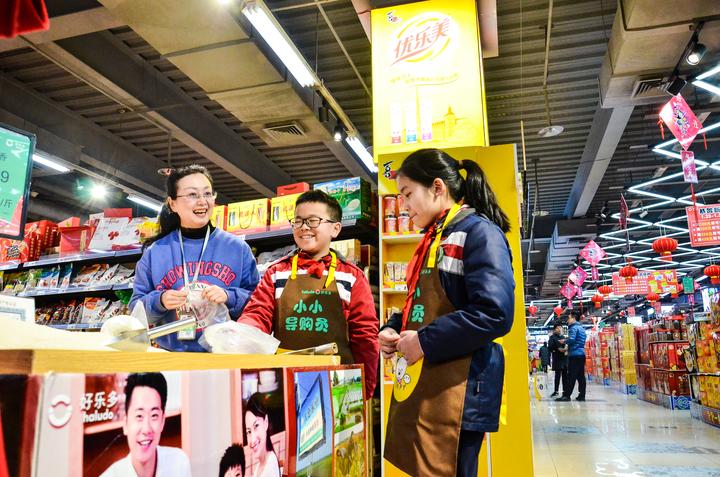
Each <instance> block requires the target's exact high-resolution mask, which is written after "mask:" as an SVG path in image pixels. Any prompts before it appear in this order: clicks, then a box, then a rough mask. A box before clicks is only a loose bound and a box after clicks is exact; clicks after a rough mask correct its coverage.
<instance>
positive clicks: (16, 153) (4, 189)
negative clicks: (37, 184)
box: [0, 123, 35, 239]
mask: <svg viewBox="0 0 720 477" xmlns="http://www.w3.org/2000/svg"><path fill="white" fill-rule="evenodd" d="M34 151H35V135H33V134H30V133H27V132H23V131H20V130H17V129H14V128H11V127H9V126H6V125H4V124H1V123H0V236H2V237H7V238H12V239H21V238H22V237H23V232H24V230H23V229H24V228H25V214H26V210H27V204H28V200H29V194H30V176H31V173H32V155H33V152H34Z"/></svg>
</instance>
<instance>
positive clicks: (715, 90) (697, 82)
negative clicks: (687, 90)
mask: <svg viewBox="0 0 720 477" xmlns="http://www.w3.org/2000/svg"><path fill="white" fill-rule="evenodd" d="M692 84H694V85H695V86H697V87H699V88H702V89H704V90H705V91H709V92H711V93H713V94H717V95H718V96H720V88H718V87H717V86H715V85H712V84H710V83H706V82H705V81H701V80H695V81H693V82H692Z"/></svg>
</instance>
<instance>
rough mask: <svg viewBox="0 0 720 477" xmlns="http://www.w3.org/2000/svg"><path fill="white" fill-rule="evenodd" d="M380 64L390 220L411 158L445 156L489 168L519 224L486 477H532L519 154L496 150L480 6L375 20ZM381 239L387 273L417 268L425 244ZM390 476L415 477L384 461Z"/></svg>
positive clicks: (442, 5)
mask: <svg viewBox="0 0 720 477" xmlns="http://www.w3.org/2000/svg"><path fill="white" fill-rule="evenodd" d="M372 54H373V58H372V65H373V148H374V154H375V160H376V162H377V163H378V169H379V178H378V179H379V180H378V194H379V195H380V210H382V205H383V196H392V195H396V194H397V188H396V185H395V181H394V177H393V175H392V171H395V170H397V169H398V168H399V167H400V165H401V164H402V162H403V160H404V159H405V157H407V156H408V154H409V153H410V152H412V151H415V150H418V149H422V148H438V149H443V150H445V151H447V152H448V153H449V154H450V155H452V156H453V157H455V158H456V159H459V160H461V159H472V160H474V161H475V162H477V163H478V164H480V166H481V167H482V168H483V170H484V172H485V175H486V176H487V178H488V181H489V183H490V185H491V187H492V188H493V190H494V191H495V194H496V196H497V198H498V202H499V204H500V206H501V207H502V209H503V210H504V211H505V213H506V214H507V215H508V217H509V219H510V222H511V231H510V232H509V233H508V234H507V238H508V243H509V245H510V247H511V251H512V256H513V264H512V265H513V270H514V276H515V320H514V323H513V327H512V330H511V332H510V333H509V334H508V335H506V336H505V337H503V338H502V345H503V348H504V350H505V358H506V359H505V387H504V390H503V407H502V418H501V423H500V429H499V432H497V433H492V434H489V435H488V436H487V437H489V439H486V440H485V442H484V443H483V448H482V452H481V455H480V460H479V469H478V475H479V476H481V477H484V476H492V475H494V476H511V475H512V476H515V475H519V476H520V475H521V476H523V477H532V475H533V462H532V433H531V428H530V394H529V392H528V386H527V376H528V362H527V349H526V347H527V342H526V339H525V332H526V327H525V320H524V316H525V304H524V301H523V298H524V296H523V290H524V287H523V277H522V262H521V247H520V203H519V198H520V195H519V190H518V187H517V186H518V183H517V159H516V154H515V146H514V145H499V146H493V147H487V146H488V145H489V136H488V131H487V117H486V109H485V91H484V82H483V81H484V80H483V72H482V59H481V58H482V55H481V50H480V41H479V30H478V20H477V11H476V3H475V0H452V1H449V0H429V1H425V2H417V3H411V4H405V5H401V6H396V7H390V8H382V9H377V10H373V11H372ZM380 232H381V240H380V242H381V250H380V261H381V263H382V268H383V270H385V269H386V265H396V264H398V263H407V261H408V260H409V258H410V254H411V253H412V249H413V248H414V246H415V245H414V243H416V242H417V241H418V240H419V238H418V236H417V235H415V236H413V235H412V234H410V235H407V236H402V233H399V232H398V231H393V230H385V224H384V223H381V224H380ZM403 304H404V296H403V295H401V294H398V293H395V292H394V291H393V290H386V289H383V290H381V297H380V307H381V310H380V312H381V316H382V319H383V320H384V319H386V318H387V315H388V314H389V313H390V312H392V311H393V309H395V310H399V309H401V308H402V306H403ZM385 365H386V366H387V365H388V364H387V363H385ZM382 375H383V376H384V377H385V379H384V386H383V410H384V412H383V414H384V416H385V420H384V421H385V422H383V432H384V426H385V424H386V423H387V420H386V419H387V413H388V408H389V404H390V395H391V394H392V381H390V378H389V376H391V373H388V370H387V369H385V370H384V372H383V374H382ZM383 436H384V433H383ZM383 442H384V439H383ZM383 475H384V476H386V477H393V476H404V475H406V474H404V473H403V472H401V471H400V470H398V469H397V468H395V467H394V466H393V465H392V464H390V463H389V462H387V461H383Z"/></svg>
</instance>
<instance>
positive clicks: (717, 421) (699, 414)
mask: <svg viewBox="0 0 720 477" xmlns="http://www.w3.org/2000/svg"><path fill="white" fill-rule="evenodd" d="M690 415H691V416H692V417H694V418H695V419H699V420H701V421H702V422H704V423H705V424H710V425H711V426H715V427H720V409H715V408H714V407H708V406H703V405H702V404H700V403H697V402H691V403H690Z"/></svg>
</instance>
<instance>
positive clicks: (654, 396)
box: [637, 386, 690, 411]
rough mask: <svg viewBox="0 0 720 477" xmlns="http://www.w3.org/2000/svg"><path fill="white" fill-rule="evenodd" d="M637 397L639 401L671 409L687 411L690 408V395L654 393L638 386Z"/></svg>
mask: <svg viewBox="0 0 720 477" xmlns="http://www.w3.org/2000/svg"><path fill="white" fill-rule="evenodd" d="M637 397H638V399H640V400H641V401H645V402H649V403H651V404H657V405H658V406H662V407H664V408H667V409H670V410H672V411H675V410H678V411H687V410H689V409H690V396H682V395H681V396H669V395H667V394H662V393H656V392H654V391H650V390H647V389H643V388H641V387H639V386H638V388H637Z"/></svg>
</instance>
